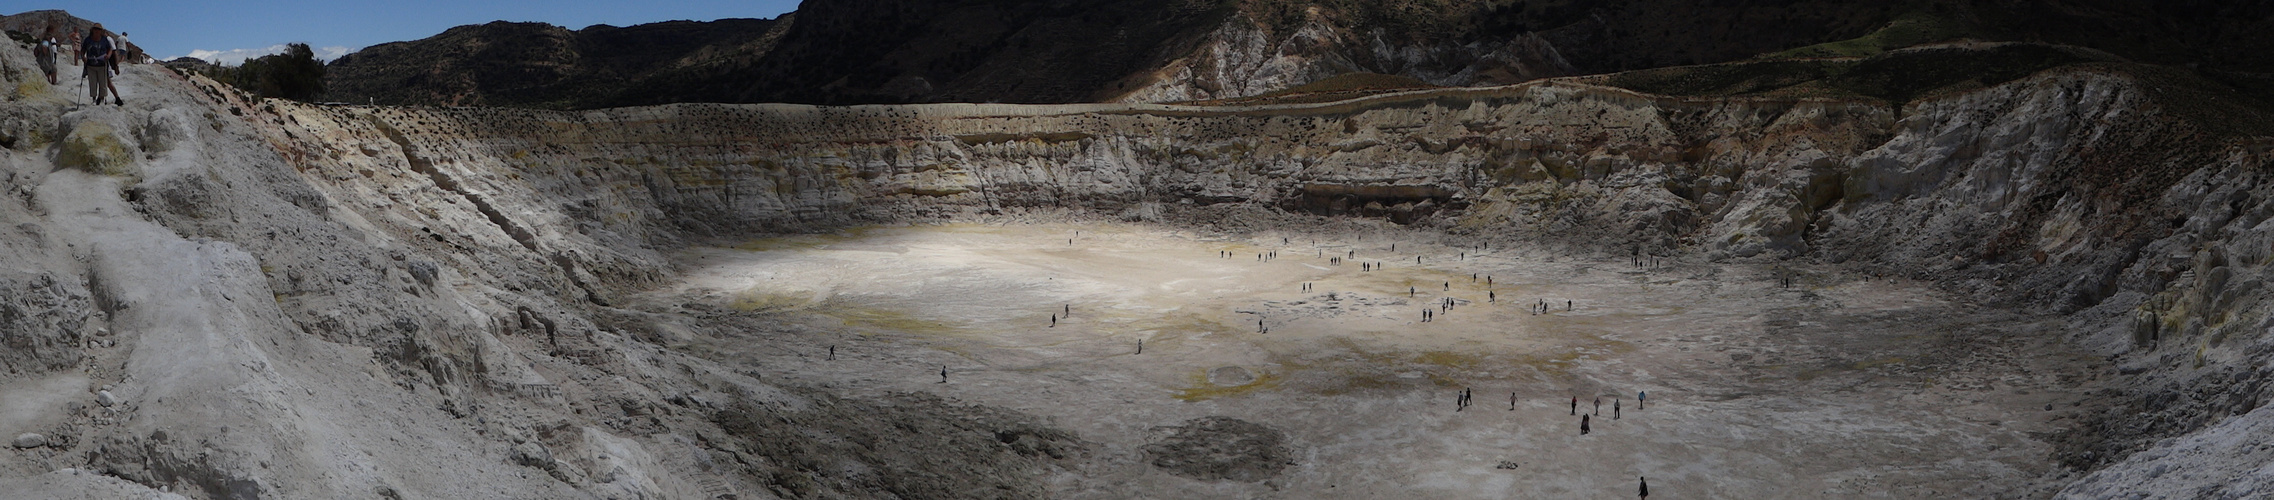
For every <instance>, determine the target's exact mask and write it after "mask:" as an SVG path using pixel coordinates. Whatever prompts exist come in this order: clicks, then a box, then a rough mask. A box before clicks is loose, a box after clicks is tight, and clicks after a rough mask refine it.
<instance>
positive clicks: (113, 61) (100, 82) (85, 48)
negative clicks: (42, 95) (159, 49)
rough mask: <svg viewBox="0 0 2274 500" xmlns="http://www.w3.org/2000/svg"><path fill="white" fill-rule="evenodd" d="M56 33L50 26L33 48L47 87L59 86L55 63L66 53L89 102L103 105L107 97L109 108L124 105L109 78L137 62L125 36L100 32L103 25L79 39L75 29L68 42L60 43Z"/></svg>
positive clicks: (64, 40) (57, 67) (116, 88)
mask: <svg viewBox="0 0 2274 500" xmlns="http://www.w3.org/2000/svg"><path fill="white" fill-rule="evenodd" d="M58 31H59V30H57V29H56V27H55V26H53V25H49V26H48V27H47V29H46V30H45V31H43V32H42V33H41V34H40V39H39V44H38V45H37V46H34V47H33V48H32V55H33V58H34V59H37V60H39V69H40V72H41V73H44V74H46V75H47V83H48V84H49V85H60V84H61V83H60V82H59V81H58V79H57V78H56V74H57V73H58V72H59V70H60V66H59V65H58V64H57V62H56V60H57V59H59V58H61V56H63V55H64V52H66V51H69V52H70V53H71V54H70V56H71V57H70V58H69V59H67V60H68V61H71V62H72V64H76V65H79V66H80V69H81V71H82V74H83V75H84V76H86V78H87V79H86V82H87V94H88V97H90V98H92V99H93V101H92V102H94V103H95V104H102V103H103V101H105V100H106V99H105V98H106V97H107V98H108V99H107V100H109V101H110V102H111V104H112V105H116V106H124V105H126V99H125V98H123V97H120V95H119V93H118V85H117V84H114V83H111V76H112V75H116V74H118V72H119V66H120V65H122V64H125V63H127V62H131V61H134V60H136V59H139V57H138V56H137V55H136V54H135V51H134V50H133V49H132V47H133V45H132V44H129V43H127V41H126V34H125V33H119V34H117V35H116V36H113V35H112V34H111V32H110V31H108V30H105V29H103V25H102V23H96V24H95V25H94V27H92V28H88V30H87V33H86V35H85V36H81V35H80V33H79V29H78V28H72V29H71V36H70V38H61V39H59V38H57V32H58Z"/></svg>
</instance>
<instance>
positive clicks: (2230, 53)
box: [329, 0, 2274, 109]
mask: <svg viewBox="0 0 2274 500" xmlns="http://www.w3.org/2000/svg"><path fill="white" fill-rule="evenodd" d="M2270 19H2274V2H2265V1H2250V2H2215V1H2207V0H2180V1H2163V2H2158V1H2146V0H2036V1H2023V0H1910V1H1894V2H1887V1H1865V0H1817V1H1802V0H1766V1H1726V0H1724V1H1705V2H1698V1H1677V0H1612V1H1602V2H1577V1H1570V0H1514V1H1509V0H1394V1H1361V0H1305V1H1292V0H1053V1H1042V0H953V1H915V0H810V1H807V2H805V3H804V4H802V5H801V6H800V9H799V11H798V12H796V13H795V14H792V15H785V16H783V18H782V19H779V20H757V19H730V20H721V21H713V22H689V21H679V22H671V23H657V24H648V25H639V26H631V27H623V28H617V27H611V26H595V27H591V28H586V29H584V30H575V31H571V30H567V29H564V28H560V27H555V26H550V25H544V24H538V23H506V22H496V23H490V24H485V25H478V26H461V27H458V28H453V29H451V30H449V31H446V32H444V33H442V34H440V35H437V36H434V37H431V38H427V39H423V40H417V41H410V42H398V43H390V44H384V45H379V46H374V47H371V48H369V49H365V50H364V51H361V52H358V53H356V54H353V55H350V56H348V57H343V58H341V59H340V60H338V61H335V62H333V63H332V69H333V71H332V76H331V77H330V79H329V82H330V84H331V85H330V86H331V88H332V89H333V94H332V98H333V99H334V100H343V101H354V102H366V101H369V102H378V103H381V104H428V105H504V106H523V107H539V108H556V109H585V108H598V107H614V106H631V105H647V104H661V103H671V102H792V103H809V104H870V103H917V102H1009V103H1068V102H1102V101H1140V102H1160V101H1187V100H1212V99H1235V98H1244V97H1249V96H1257V95H1262V94H1267V93H1271V92H1275V91H1280V90H1284V89H1289V88H1293V87H1297V86H1301V85H1304V84H1308V83H1311V82H1316V81H1320V80H1324V79H1326V78H1328V77H1332V76H1335V75H1343V74H1353V73H1381V74H1388V75H1397V76H1401V77H1406V78H1412V79H1417V80H1420V81H1423V82H1426V83H1428V84H1431V85H1441V86H1473V85H1499V84H1509V83H1516V82H1521V81H1526V80H1532V79H1537V78H1545V77H1558V76H1571V75H1589V74H1608V73H1617V72H1624V71H1634V70H1644V69H1657V68H1669V67H1679V66H1689V65H1700V64H1717V63H1727V62H1735V61H1746V60H1759V59H1762V58H1771V59H1779V58H1781V59H1807V58H1823V57H1834V58H1839V57H1865V56H1870V55H1873V54H1875V53H1877V52H1878V51H1882V50H1887V49H1893V48H1900V47H1904V46H1910V45H1916V44H1921V43H1934V42H1946V41H1955V40H1973V41H2019V42H2036V43H2045V44H2055V45H2070V46H2077V47H2083V48H2089V49H2095V50H2099V51H2104V52H2107V53H2109V54H2112V55H2113V56H2115V57H2118V58H2125V59H2129V60H2131V61H2135V62H2140V63H2146V64H2155V65H2168V66H2173V67H2177V68H2182V69H2184V70H2186V71H2191V72H2199V73H2201V74H2202V75H2203V76H2204V77H2205V78H2210V79H2213V80H2216V81H2219V82H2222V83H2225V84H2227V85H2232V86H2234V87H2236V88H2237V89H2241V90H2246V91H2248V90H2252V89H2266V88H2274V85H2268V84H2267V83H2265V82H2267V81H2269V78H2268V75H2274V37H2265V36H2257V35H2256V34H2258V33H2264V32H2266V30H2267V29H2268V28H2274V21H2270ZM1859 48H1861V49H1868V50H1864V51H1862V52H1858V51H1857V50H1859Z"/></svg>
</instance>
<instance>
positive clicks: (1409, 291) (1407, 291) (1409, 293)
mask: <svg viewBox="0 0 2274 500" xmlns="http://www.w3.org/2000/svg"><path fill="white" fill-rule="evenodd" d="M1417 290H1419V289H1417V288H1414V287H1410V286H1409V287H1405V296H1407V297H1412V296H1413V294H1415V293H1418V292H1417Z"/></svg>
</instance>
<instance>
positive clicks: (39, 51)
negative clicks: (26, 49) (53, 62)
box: [32, 39, 55, 59]
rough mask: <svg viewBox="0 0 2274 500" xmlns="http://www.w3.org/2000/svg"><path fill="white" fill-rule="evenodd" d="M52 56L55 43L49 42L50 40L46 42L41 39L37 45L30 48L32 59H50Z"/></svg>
mask: <svg viewBox="0 0 2274 500" xmlns="http://www.w3.org/2000/svg"><path fill="white" fill-rule="evenodd" d="M54 54H55V42H53V41H50V40H47V39H41V40H40V41H39V45H34V46H32V57H37V58H40V59H46V58H48V57H50V56H52V55H54Z"/></svg>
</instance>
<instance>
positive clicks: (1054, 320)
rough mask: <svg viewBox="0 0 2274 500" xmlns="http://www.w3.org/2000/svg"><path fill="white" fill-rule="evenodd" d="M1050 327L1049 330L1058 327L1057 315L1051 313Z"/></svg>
mask: <svg viewBox="0 0 2274 500" xmlns="http://www.w3.org/2000/svg"><path fill="white" fill-rule="evenodd" d="M1050 327H1051V328H1057V327H1058V314H1057V313H1051V315H1050Z"/></svg>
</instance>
